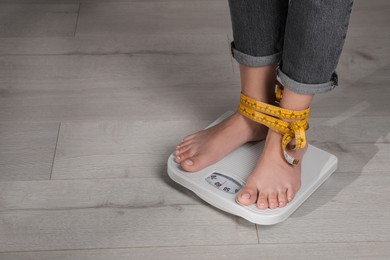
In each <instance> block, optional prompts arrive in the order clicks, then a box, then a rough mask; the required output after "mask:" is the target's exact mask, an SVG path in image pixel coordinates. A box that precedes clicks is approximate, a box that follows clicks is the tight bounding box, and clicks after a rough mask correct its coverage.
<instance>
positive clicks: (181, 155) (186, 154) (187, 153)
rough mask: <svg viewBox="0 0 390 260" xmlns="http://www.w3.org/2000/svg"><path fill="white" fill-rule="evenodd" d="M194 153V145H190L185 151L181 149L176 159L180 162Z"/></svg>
mask: <svg viewBox="0 0 390 260" xmlns="http://www.w3.org/2000/svg"><path fill="white" fill-rule="evenodd" d="M194 155H195V150H194V149H192V147H189V148H188V149H186V150H183V152H182V151H181V149H180V153H179V154H178V155H176V158H177V160H176V161H178V163H182V162H184V161H185V160H187V159H188V158H190V157H192V156H194Z"/></svg>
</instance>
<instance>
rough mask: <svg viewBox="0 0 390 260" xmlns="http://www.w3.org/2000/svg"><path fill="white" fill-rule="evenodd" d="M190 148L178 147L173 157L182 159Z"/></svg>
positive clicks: (190, 146) (189, 146)
mask: <svg viewBox="0 0 390 260" xmlns="http://www.w3.org/2000/svg"><path fill="white" fill-rule="evenodd" d="M191 148H192V145H186V146H182V147H179V148H176V152H175V155H176V156H180V157H183V154H184V153H185V152H187V151H188V150H189V149H191Z"/></svg>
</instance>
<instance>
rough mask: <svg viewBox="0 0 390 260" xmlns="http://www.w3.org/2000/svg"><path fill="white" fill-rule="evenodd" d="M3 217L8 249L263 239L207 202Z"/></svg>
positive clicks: (2, 243) (1, 246) (3, 247)
mask: <svg viewBox="0 0 390 260" xmlns="http://www.w3.org/2000/svg"><path fill="white" fill-rule="evenodd" d="M0 217H1V222H0V223H1V225H0V233H1V236H0V251H3V252H4V251H22V250H25V251H28V250H53V249H56V250H57V249H88V248H115V247H119V248H121V247H145V246H149V247H151V246H174V245H181V246H194V245H208V244H215V245H223V244H228V245H230V244H257V242H258V240H257V235H256V229H255V228H254V224H252V223H249V222H246V221H244V220H243V219H241V218H239V217H235V216H232V215H230V214H227V213H222V212H220V211H218V210H216V209H214V208H211V207H205V206H203V205H184V204H182V205H174V206H160V205H157V206H155V207H140V208H137V207H135V208H132V207H129V208H122V207H120V208H99V209H75V210H69V209H68V210H17V211H14V210H13V211H4V212H1V213H0ZM221 227H223V228H221Z"/></svg>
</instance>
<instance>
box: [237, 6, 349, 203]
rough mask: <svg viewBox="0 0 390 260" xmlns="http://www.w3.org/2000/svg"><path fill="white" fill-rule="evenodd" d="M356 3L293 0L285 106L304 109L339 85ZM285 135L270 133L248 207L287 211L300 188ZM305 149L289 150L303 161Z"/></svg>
mask: <svg viewBox="0 0 390 260" xmlns="http://www.w3.org/2000/svg"><path fill="white" fill-rule="evenodd" d="M352 3H353V0H343V1H338V0H310V1H309V0H292V1H291V5H290V6H289V12H288V16H287V23H286V29H285V40H284V46H283V56H282V61H281V65H280V67H279V68H278V80H279V81H280V82H281V83H282V85H283V86H284V87H285V89H284V93H283V99H282V101H281V103H280V106H281V107H283V108H287V109H292V110H302V109H305V108H307V107H309V106H310V104H311V101H312V99H313V96H314V94H316V93H322V92H326V91H329V90H331V89H333V88H334V87H335V86H336V85H337V75H336V73H335V69H336V66H337V63H338V60H339V57H340V54H341V51H342V47H343V44H344V40H345V37H346V33H347V28H348V22H349V17H350V13H351V10H352ZM281 138H282V137H281V135H280V134H278V133H276V132H274V131H273V130H269V132H268V135H267V138H266V143H265V147H264V151H263V154H262V155H261V157H260V159H259V161H258V164H257V166H256V168H255V169H254V171H253V173H252V174H251V175H250V177H249V178H248V180H247V185H246V187H245V188H244V189H242V191H241V192H240V194H239V195H238V198H237V199H238V201H239V202H240V203H242V204H244V205H249V204H252V203H255V202H257V206H258V207H259V208H276V207H284V206H285V205H286V204H287V203H288V202H289V201H291V200H292V199H293V197H294V196H295V194H296V192H297V191H298V189H299V188H300V185H301V164H300V163H299V164H298V165H295V166H292V165H290V164H289V163H287V162H286V161H285V159H284V157H283V155H282V151H281V145H280V143H281ZM305 151H306V147H305V148H304V149H301V150H297V151H289V153H290V154H291V155H292V156H293V157H295V158H302V157H303V155H304V153H305Z"/></svg>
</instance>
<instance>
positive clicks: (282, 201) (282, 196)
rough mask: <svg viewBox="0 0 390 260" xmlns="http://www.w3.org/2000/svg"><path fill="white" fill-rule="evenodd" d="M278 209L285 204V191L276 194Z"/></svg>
mask: <svg viewBox="0 0 390 260" xmlns="http://www.w3.org/2000/svg"><path fill="white" fill-rule="evenodd" d="M278 201H279V208H283V207H284V206H286V204H287V194H286V191H285V190H282V191H279V192H278Z"/></svg>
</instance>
